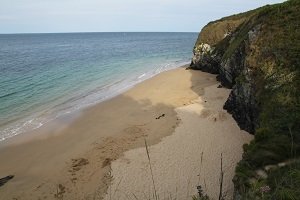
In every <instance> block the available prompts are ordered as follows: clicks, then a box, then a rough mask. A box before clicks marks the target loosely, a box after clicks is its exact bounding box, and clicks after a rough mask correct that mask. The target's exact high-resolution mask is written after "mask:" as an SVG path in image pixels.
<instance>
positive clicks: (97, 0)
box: [0, 0, 283, 33]
mask: <svg viewBox="0 0 300 200" xmlns="http://www.w3.org/2000/svg"><path fill="white" fill-rule="evenodd" d="M278 2H283V0H0V33H32V32H38V33H41V32H103V31H105V32H115V31H122V32H125V31H163V32H165V31H167V32H168V31H170V32H173V31H175V32H178V31H182V32H198V31H199V30H200V29H201V28H202V27H203V26H204V25H205V24H206V23H208V22H209V21H211V20H214V19H218V18H220V17H223V16H226V15H231V14H235V13H239V12H242V11H247V10H250V9H253V8H256V7H259V6H262V5H266V4H273V3H278Z"/></svg>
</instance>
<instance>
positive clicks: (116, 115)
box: [0, 68, 251, 200]
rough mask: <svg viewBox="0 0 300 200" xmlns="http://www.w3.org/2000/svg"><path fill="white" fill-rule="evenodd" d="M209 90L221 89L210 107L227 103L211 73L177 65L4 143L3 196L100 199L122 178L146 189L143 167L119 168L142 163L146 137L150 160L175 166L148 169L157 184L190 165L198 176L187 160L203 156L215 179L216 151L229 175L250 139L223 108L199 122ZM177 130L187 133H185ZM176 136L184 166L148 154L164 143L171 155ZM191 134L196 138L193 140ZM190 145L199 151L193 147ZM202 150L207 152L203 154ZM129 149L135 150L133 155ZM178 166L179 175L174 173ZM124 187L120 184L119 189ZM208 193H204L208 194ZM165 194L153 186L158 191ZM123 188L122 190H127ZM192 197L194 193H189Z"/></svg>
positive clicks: (0, 170) (0, 173) (1, 154)
mask: <svg viewBox="0 0 300 200" xmlns="http://www.w3.org/2000/svg"><path fill="white" fill-rule="evenodd" d="M208 91H215V92H213V93H216V94H217V93H218V92H221V94H220V97H219V96H218V98H217V99H218V101H219V104H218V106H217V107H218V108H216V109H217V110H218V109H219V110H221V108H220V105H221V104H222V103H224V102H225V99H226V98H227V97H226V95H227V96H228V93H229V90H226V89H223V88H222V89H219V88H218V89H216V81H215V76H214V75H211V74H207V73H203V72H200V71H191V70H185V69H184V68H178V69H175V70H171V71H168V72H163V73H161V74H159V75H157V76H155V77H153V78H151V79H148V80H146V81H144V82H142V83H140V84H138V85H136V86H135V87H134V88H132V89H130V90H129V91H127V92H125V93H123V94H121V95H119V96H117V97H114V98H112V99H110V100H108V101H105V102H102V103H99V104H97V105H95V106H92V107H90V108H88V109H85V110H83V111H82V112H81V113H79V114H77V115H74V116H73V117H72V120H70V118H66V119H64V118H61V119H59V120H56V121H54V122H53V123H51V124H49V125H46V126H43V127H42V128H40V129H37V130H35V131H33V132H32V133H28V134H23V135H21V136H19V137H15V138H13V139H11V140H9V141H8V142H7V144H4V145H1V147H0V161H1V165H0V177H4V176H7V175H14V176H15V177H14V178H13V179H12V180H10V181H9V182H7V183H6V184H5V185H4V186H2V187H0V197H1V199H13V198H15V199H30V200H33V199H102V197H104V195H105V193H107V194H111V193H110V191H111V190H112V188H113V187H116V183H117V182H116V181H117V180H118V178H120V176H121V175H120V174H122V173H126V174H128V176H129V177H131V178H130V179H128V180H126V182H123V181H122V182H123V185H127V186H128V187H130V186H131V184H132V188H136V187H135V186H136V185H148V182H147V181H148V178H147V176H148V175H147V174H148V171H147V170H144V171H145V173H146V174H145V176H144V178H143V179H142V180H140V179H136V178H135V177H136V176H138V175H139V173H137V172H134V171H130V170H129V171H123V170H125V168H126V169H127V167H125V166H127V163H129V164H132V165H134V166H135V167H137V168H140V167H141V166H142V165H141V164H140V163H139V162H140V161H143V160H144V159H145V158H146V157H145V155H146V154H145V150H144V148H143V147H144V139H145V138H146V140H147V141H148V144H149V145H150V154H151V158H152V156H153V161H155V160H156V163H158V162H161V160H164V159H167V160H169V162H168V163H170V164H172V163H174V164H175V166H174V167H173V168H172V166H171V165H166V166H165V164H163V162H162V164H160V165H155V164H153V166H154V174H157V175H155V177H161V178H162V179H163V178H165V177H169V175H170V173H171V174H173V176H174V177H175V178H176V176H175V175H176V174H177V173H179V174H180V173H185V172H186V171H191V170H192V169H191V168H188V167H187V166H193V167H194V168H193V169H195V172H194V173H197V170H199V165H197V167H198V168H197V169H196V167H195V166H196V165H195V164H192V163H198V162H199V157H200V154H201V152H202V151H203V152H204V153H203V158H206V159H207V160H210V158H213V159H212V160H213V162H212V163H211V162H210V161H207V162H205V166H207V168H211V170H210V172H209V173H208V172H206V173H207V174H208V175H207V177H209V176H210V174H211V176H212V180H214V179H215V178H214V176H215V175H216V174H218V173H219V165H218V166H216V167H211V166H210V164H215V163H217V162H219V153H220V152H222V151H223V150H224V149H225V150H226V151H224V157H225V158H224V160H226V157H227V156H228V158H230V160H229V163H230V165H228V166H230V167H232V170H234V165H235V163H236V162H237V161H238V160H239V159H240V158H241V153H242V150H241V149H242V144H243V143H245V142H248V141H249V140H250V139H251V136H250V135H248V134H247V133H245V132H242V131H240V130H239V129H238V127H237V125H236V123H235V122H234V121H233V119H232V118H231V117H230V115H228V114H227V113H226V112H225V111H222V113H223V114H222V116H223V115H224V116H225V117H226V120H223V121H221V120H219V119H218V121H217V122H215V121H214V119H213V122H212V123H208V124H207V121H205V120H210V119H211V117H212V116H213V114H212V113H208V114H205V113H206V111H205V109H202V108H199V107H201V106H203V105H202V104H203V102H202V103H201V101H202V100H203V98H204V97H205V95H206V94H209V92H208ZM224 91H225V92H224ZM223 93H224V94H223ZM203 95H204V96H203ZM199 101H200V103H199ZM195 102H196V104H195ZM197 102H198V103H197ZM195 105H196V107H194V106H195ZM197 105H198V107H197ZM186 109H187V110H189V111H187V110H186ZM204 111H205V112H204ZM213 112H214V111H213ZM220 112H221V111H220ZM203 113H204V114H203ZM203 115H204V116H205V115H207V117H203ZM201 116H202V117H201ZM219 121H220V122H219ZM222 124H223V125H224V126H222ZM225 125H226V126H225ZM227 126H229V127H227ZM183 127H185V128H183ZM224 127H225V128H224ZM227 128H228V130H227ZM182 129H187V130H189V131H187V132H186V133H184V130H182ZM180 130H181V131H180ZM218 130H219V131H218ZM220 130H222V132H221V131H220ZM215 132H217V133H219V134H220V135H221V137H218V136H219V135H216V133H215ZM220 132H221V133H220ZM196 133H197V134H199V135H200V136H201V137H200V136H199V135H197V134H196ZM205 133H208V134H205ZM178 134H179V135H181V136H180V141H182V142H183V143H182V144H181V143H180V142H177V143H176V146H174V147H176V152H174V154H177V153H179V152H181V151H182V153H183V155H184V156H182V154H181V155H180V156H179V158H180V159H181V160H182V161H184V163H185V165H184V166H185V167H186V168H185V167H184V166H181V167H180V168H179V166H178V165H179V164H180V163H178V161H177V160H176V159H174V157H175V156H176V155H175V156H174V155H173V157H172V156H171V157H168V158H167V157H165V156H162V157H160V156H159V155H162V154H164V151H165V150H163V151H159V150H157V153H154V152H155V150H153V149H156V148H158V147H159V148H158V149H160V148H162V146H164V147H163V149H168V150H169V151H170V152H172V151H171V149H169V148H168V146H167V144H165V143H169V142H167V141H170V142H172V141H171V140H172V138H173V137H175V138H177V139H178V138H179V136H177V135H178ZM184 134H186V135H184ZM193 134H196V135H197V136H199V138H198V139H195V138H194V137H192V136H193ZM191 138H194V139H191ZM196 138H197V137H196ZM161 139H162V140H161ZM203 139H206V140H203ZM191 140H195V141H191ZM224 140H225V141H224ZM196 141H197V142H196ZM209 142H211V143H209ZM214 142H216V143H214ZM174 144H175V143H174ZM228 144H231V145H228ZM151 145H153V146H151ZM157 146H158V147H157ZM186 146H191V148H186ZM193 146H197V148H198V149H195V148H194V147H193ZM221 146H225V147H226V148H221ZM139 147H140V148H139ZM200 147H201V148H204V149H207V150H206V151H204V149H201V148H200ZM185 149H189V152H194V151H197V152H194V153H192V154H190V153H188V152H186V151H184V150H185ZM212 149H217V150H212ZM139 151H141V152H142V153H143V154H141V156H137V155H139V154H136V153H137V152H139ZM124 152H126V153H125V154H124ZM130 152H134V153H133V155H132V156H130V155H131V153H130ZM170 152H169V153H170ZM156 154H157V156H158V157H157V158H156V157H155V155H156ZM196 155H198V157H197V156H196ZM128 156H129V157H128ZM146 156H147V155H146ZM194 156H196V157H194ZM127 157H128V158H127ZM124 159H125V160H128V162H126V163H125V164H124V163H123V161H122V160H124ZM215 160H216V161H215ZM120 162H121V164H120ZM203 163H204V162H203ZM176 165H177V166H176ZM130 166H131V165H130ZM145 166H146V165H145ZM145 166H144V167H145ZM225 166H227V165H225ZM111 167H112V170H111ZM123 168H124V169H123ZM130 168H131V167H130ZM203 168H204V164H203ZM133 169H134V168H132V170H133ZM179 169H181V170H183V171H182V172H179V171H178V170H179ZM203 170H204V169H203ZM232 170H231V171H232ZM158 172H159V173H158ZM230 173H231V174H230ZM230 173H225V178H226V176H228V178H226V180H227V179H228V180H229V179H231V178H232V172H230ZM134 174H136V175H135V176H134ZM158 174H159V175H158ZM226 174H227V175H226ZM190 176H193V173H191V174H187V176H186V178H187V179H190ZM140 177H142V176H140ZM179 177H182V176H178V179H179V183H182V184H181V185H180V186H181V187H185V185H187V184H186V182H184V181H183V182H182V180H183V179H181V178H179ZM196 178H198V177H196ZM138 180H140V181H142V182H140V181H138ZM132 181H134V182H135V183H133V182H132ZM122 182H121V183H120V184H119V186H120V187H123V186H122ZM157 182H159V181H158V180H157ZM206 182H207V185H209V184H212V185H214V184H215V182H211V183H210V182H209V181H208V180H206ZM162 183H163V182H160V184H162ZM173 183H174V180H173V179H169V178H168V181H167V180H166V182H165V184H166V185H168V184H173ZM111 184H112V186H111V188H109V186H110V185H111ZM176 184H177V183H176ZM176 184H175V183H174V185H176ZM148 186H149V185H148ZM149 187H151V185H150V186H149ZM229 187H231V186H229ZM130 188H131V187H130ZM207 188H208V191H210V190H211V189H209V187H207ZM163 189H164V188H162V187H159V190H161V191H162V190H163ZM124 190H126V191H127V189H126V188H124ZM116 191H119V189H118V190H116ZM120 191H122V190H121V189H120ZM130 191H132V190H129V189H128V192H130ZM145 192H146V191H145ZM192 193H195V191H194V190H193V191H191V194H192ZM116 195H119V193H116ZM105 198H108V197H107V196H106V197H105ZM121 199H122V198H121Z"/></svg>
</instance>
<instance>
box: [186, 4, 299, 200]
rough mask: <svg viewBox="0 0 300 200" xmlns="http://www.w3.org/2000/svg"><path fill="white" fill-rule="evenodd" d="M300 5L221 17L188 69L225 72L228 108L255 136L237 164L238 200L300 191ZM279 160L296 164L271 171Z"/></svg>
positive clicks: (222, 74)
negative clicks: (286, 178)
mask: <svg viewBox="0 0 300 200" xmlns="http://www.w3.org/2000/svg"><path fill="white" fill-rule="evenodd" d="M299 10H300V1H299V0H289V1H286V2H284V3H282V4H276V5H271V6H269V5H268V6H265V7H262V8H258V9H256V10H252V11H249V12H246V13H241V14H238V15H234V16H230V17H226V18H222V19H220V20H217V21H214V22H210V23H209V24H207V25H206V26H205V27H204V28H203V30H202V31H201V33H200V34H199V37H198V40H197V42H196V44H195V47H194V50H193V52H194V57H193V59H192V62H191V65H190V67H189V68H191V69H197V70H203V71H205V72H210V73H214V74H218V76H217V78H218V80H219V81H220V82H221V84H222V85H223V86H225V87H228V88H232V91H231V93H230V96H229V98H228V99H227V101H226V103H225V105H224V109H226V110H227V111H228V112H229V113H231V114H232V116H233V117H234V119H235V120H236V121H237V123H238V125H239V126H240V128H241V129H243V130H246V131H248V132H250V133H253V134H255V139H254V141H252V142H251V144H250V145H245V146H244V155H243V160H242V161H241V162H240V163H239V164H238V166H237V168H236V176H235V178H234V183H235V189H236V190H235V199H262V198H263V199H297V197H299V195H300V190H299V187H298V186H299V185H300V123H299V122H300V59H299V55H300V12H299ZM291 159H292V160H293V162H290V161H288V162H286V161H287V160H291ZM278 163H289V164H287V165H289V166H286V167H282V168H276V167H275V168H272V170H269V169H270V167H269V166H277V165H279V164H278ZM291 163H293V164H291ZM262 173H263V174H264V176H263V177H261V176H260V174H262ZM286 176H288V177H290V180H289V181H288V182H287V181H286V180H285V177H286ZM279 180H280V181H281V182H280V181H279ZM279 182H280V183H279ZM258 185H261V187H257V186H258ZM264 188H268V191H266V192H262V190H263V189H264ZM294 197H295V198H294Z"/></svg>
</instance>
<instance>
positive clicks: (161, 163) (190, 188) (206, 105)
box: [105, 84, 252, 200]
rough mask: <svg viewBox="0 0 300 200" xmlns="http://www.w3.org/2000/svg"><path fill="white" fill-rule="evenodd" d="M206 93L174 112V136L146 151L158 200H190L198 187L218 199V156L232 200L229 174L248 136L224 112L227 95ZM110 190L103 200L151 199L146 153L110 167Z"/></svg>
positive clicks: (133, 153)
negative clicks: (175, 119) (176, 118)
mask: <svg viewBox="0 0 300 200" xmlns="http://www.w3.org/2000/svg"><path fill="white" fill-rule="evenodd" d="M217 86H218V84H216V85H212V86H208V87H206V88H205V90H204V91H205V92H204V94H203V95H202V96H201V97H200V98H198V99H197V100H195V101H193V102H192V103H191V104H189V105H186V106H182V107H178V108H176V109H175V110H176V112H177V114H178V117H179V118H180V119H181V123H180V124H179V126H178V127H177V128H176V129H175V132H174V133H173V134H172V135H170V136H168V137H165V138H163V140H162V141H161V142H160V143H158V144H156V145H153V146H150V147H149V155H150V161H151V167H152V170H153V178H154V186H155V188H156V193H157V196H158V199H168V200H173V199H177V200H182V199H190V200H191V199H192V196H193V195H195V194H197V189H196V188H197V186H199V185H200V186H202V189H203V190H204V191H205V192H206V194H208V195H209V197H210V198H211V199H218V194H219V178H220V162H221V153H222V155H223V156H222V158H223V171H224V182H223V195H224V197H225V199H232V194H233V183H232V178H233V176H234V169H235V166H236V163H237V162H238V161H239V160H240V159H241V155H242V152H243V150H242V145H243V144H244V143H248V142H249V141H250V140H251V139H252V136H251V135H250V134H248V133H247V132H245V131H241V130H240V129H239V127H238V126H237V124H236V122H235V121H234V119H233V118H232V117H231V115H229V114H228V113H227V112H226V111H224V110H223V105H224V102H225V101H226V99H227V97H228V95H229V90H228V89H223V88H217ZM111 175H112V177H113V181H112V185H111V187H110V188H109V189H108V194H107V196H106V198H105V199H106V200H110V199H155V197H154V196H155V192H154V186H153V182H152V176H151V171H150V165H149V160H148V157H147V153H146V148H145V147H144V148H138V149H133V150H130V151H127V152H125V155H124V156H123V157H122V158H120V159H118V160H116V161H114V162H112V173H111Z"/></svg>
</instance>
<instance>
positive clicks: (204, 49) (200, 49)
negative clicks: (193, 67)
mask: <svg viewBox="0 0 300 200" xmlns="http://www.w3.org/2000/svg"><path fill="white" fill-rule="evenodd" d="M212 51H213V49H212V48H211V46H210V45H209V44H206V43H201V44H199V45H198V46H197V47H195V48H194V56H193V63H197V62H199V61H200V60H201V59H202V58H203V56H204V55H205V54H208V53H211V52H212Z"/></svg>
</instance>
